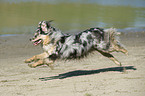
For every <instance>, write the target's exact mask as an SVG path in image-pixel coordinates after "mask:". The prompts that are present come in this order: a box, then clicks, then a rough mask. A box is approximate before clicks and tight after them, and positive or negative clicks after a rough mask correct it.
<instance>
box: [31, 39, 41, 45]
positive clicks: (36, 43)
mask: <svg viewBox="0 0 145 96" xmlns="http://www.w3.org/2000/svg"><path fill="white" fill-rule="evenodd" d="M40 42H41V40H39V41H37V42H35V43H34V44H33V45H35V46H36V45H38V44H39V43H40Z"/></svg>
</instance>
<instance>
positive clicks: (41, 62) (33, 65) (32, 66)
mask: <svg viewBox="0 0 145 96" xmlns="http://www.w3.org/2000/svg"><path fill="white" fill-rule="evenodd" d="M43 64H44V61H43V60H38V61H37V62H35V63H33V64H28V66H29V67H31V68H35V67H37V66H40V65H43Z"/></svg>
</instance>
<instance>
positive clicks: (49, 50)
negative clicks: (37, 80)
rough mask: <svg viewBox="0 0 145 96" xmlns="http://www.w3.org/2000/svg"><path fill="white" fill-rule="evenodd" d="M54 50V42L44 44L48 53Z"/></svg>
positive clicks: (44, 49) (44, 48)
mask: <svg viewBox="0 0 145 96" xmlns="http://www.w3.org/2000/svg"><path fill="white" fill-rule="evenodd" d="M53 50H54V45H53V44H48V45H43V51H44V52H46V53H48V55H50V54H52V52H53Z"/></svg>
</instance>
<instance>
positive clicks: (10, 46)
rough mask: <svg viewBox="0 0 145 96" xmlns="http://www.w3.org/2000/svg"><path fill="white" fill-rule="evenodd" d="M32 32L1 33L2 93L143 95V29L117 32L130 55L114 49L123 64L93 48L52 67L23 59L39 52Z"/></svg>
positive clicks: (8, 95) (24, 95)
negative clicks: (92, 51) (82, 56)
mask: <svg viewBox="0 0 145 96" xmlns="http://www.w3.org/2000/svg"><path fill="white" fill-rule="evenodd" d="M30 37H31V35H21V36H8V37H0V94H1V96H144V95H145V66H144V65H145V33H144V32H138V33H128V34H123V35H121V36H120V38H121V42H122V43H123V44H124V45H125V46H126V48H127V49H128V51H129V55H128V56H126V55H124V54H122V53H113V55H114V56H115V57H116V58H117V59H118V60H119V61H120V62H122V65H124V66H125V67H126V71H127V73H123V72H122V70H123V68H122V67H117V65H115V64H114V63H113V62H112V61H110V60H109V59H108V58H106V57H103V56H101V55H100V54H99V53H97V52H95V53H94V54H93V55H89V56H88V57H87V58H84V59H82V60H80V61H66V62H65V61H58V62H56V63H55V69H54V70H51V69H50V68H49V67H47V66H40V67H37V68H30V67H28V66H27V64H25V63H24V60H25V59H27V58H30V57H31V56H33V55H36V54H39V53H42V49H41V47H40V46H33V45H32V43H31V42H30V41H29V38H30Z"/></svg>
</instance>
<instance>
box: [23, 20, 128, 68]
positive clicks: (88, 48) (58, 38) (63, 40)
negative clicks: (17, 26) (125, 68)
mask: <svg viewBox="0 0 145 96" xmlns="http://www.w3.org/2000/svg"><path fill="white" fill-rule="evenodd" d="M50 22H51V21H41V22H39V24H38V27H37V30H36V33H35V34H34V37H33V38H32V39H31V41H33V42H34V45H38V44H41V46H42V48H43V51H44V53H42V54H39V55H35V56H33V57H31V58H29V59H26V60H25V63H31V62H34V63H32V64H28V65H29V66H30V67H32V68H35V67H37V66H40V65H44V64H46V65H48V66H49V67H50V68H51V69H53V63H54V62H55V61H56V60H57V59H65V60H68V59H80V58H83V57H85V56H87V55H88V54H89V53H91V52H93V51H98V52H99V53H101V54H102V55H103V56H105V57H108V58H109V59H110V60H112V61H113V62H114V63H115V64H117V65H119V66H122V65H121V63H120V62H119V61H118V60H117V59H116V58H115V57H114V56H113V55H112V54H111V53H112V52H114V51H116V52H122V53H124V54H128V51H127V50H126V49H125V48H124V47H123V46H122V44H121V43H120V42H119V40H118V39H117V37H118V35H119V33H118V32H117V31H116V29H114V28H110V29H102V28H98V27H95V28H90V29H87V30H85V31H83V32H79V33H77V34H75V35H70V34H64V33H62V32H61V31H60V30H59V29H56V28H55V27H52V26H51V24H50Z"/></svg>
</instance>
